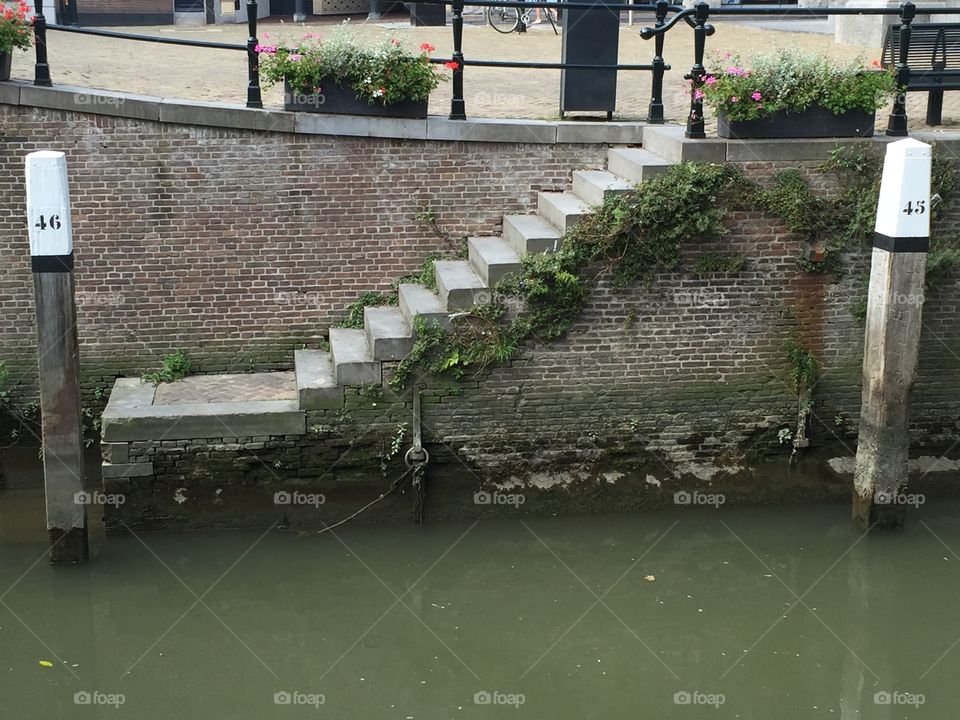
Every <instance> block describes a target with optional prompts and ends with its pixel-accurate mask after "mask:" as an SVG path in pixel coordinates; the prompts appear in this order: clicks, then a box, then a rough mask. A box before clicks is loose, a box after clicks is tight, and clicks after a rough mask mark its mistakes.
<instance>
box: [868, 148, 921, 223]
mask: <svg viewBox="0 0 960 720" xmlns="http://www.w3.org/2000/svg"><path fill="white" fill-rule="evenodd" d="M931 162H932V155H931V148H930V146H929V145H928V144H927V143H922V142H920V141H919V140H914V139H913V138H905V139H903V140H897V141H896V142H892V143H890V144H889V145H887V154H886V157H885V158H884V161H883V178H882V180H881V181H880V200H879V202H878V203H877V223H876V225H875V226H874V230H875V231H876V233H877V234H878V235H883V236H885V237H887V238H927V237H929V235H930V167H931Z"/></svg>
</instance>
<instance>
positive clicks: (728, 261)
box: [690, 252, 747, 275]
mask: <svg viewBox="0 0 960 720" xmlns="http://www.w3.org/2000/svg"><path fill="white" fill-rule="evenodd" d="M746 264H747V259H746V258H745V257H744V256H743V255H741V254H740V253H719V252H715V253H704V254H703V255H701V256H700V257H698V258H697V259H696V261H695V262H694V263H693V267H692V268H690V272H692V273H693V274H694V275H711V274H713V273H738V272H740V271H741V270H743V268H744V267H746Z"/></svg>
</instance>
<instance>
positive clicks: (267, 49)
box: [253, 45, 277, 55]
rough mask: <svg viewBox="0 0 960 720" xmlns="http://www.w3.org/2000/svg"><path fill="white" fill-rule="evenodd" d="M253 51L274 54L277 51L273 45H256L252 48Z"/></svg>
mask: <svg viewBox="0 0 960 720" xmlns="http://www.w3.org/2000/svg"><path fill="white" fill-rule="evenodd" d="M253 51H254V52H256V53H266V54H267V55H274V54H275V53H276V52H277V48H276V46H274V45H257V46H255V47H254V48H253Z"/></svg>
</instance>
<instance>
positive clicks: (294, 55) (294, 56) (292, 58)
mask: <svg viewBox="0 0 960 720" xmlns="http://www.w3.org/2000/svg"><path fill="white" fill-rule="evenodd" d="M302 57H303V56H302V55H297V54H296V53H294V54H293V55H291V56H290V59H291V60H293V62H297V61H298V60H299V59H300V58H302Z"/></svg>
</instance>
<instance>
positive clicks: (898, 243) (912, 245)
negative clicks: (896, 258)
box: [873, 232, 930, 252]
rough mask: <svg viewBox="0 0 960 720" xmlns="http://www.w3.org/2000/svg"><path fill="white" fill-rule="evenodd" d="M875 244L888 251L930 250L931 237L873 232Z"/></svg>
mask: <svg viewBox="0 0 960 720" xmlns="http://www.w3.org/2000/svg"><path fill="white" fill-rule="evenodd" d="M873 246H874V247H875V248H879V249H881V250H886V251H887V252H928V251H929V250H930V238H929V237H890V236H889V235H884V234H883V233H878V232H875V233H874V234H873Z"/></svg>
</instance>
